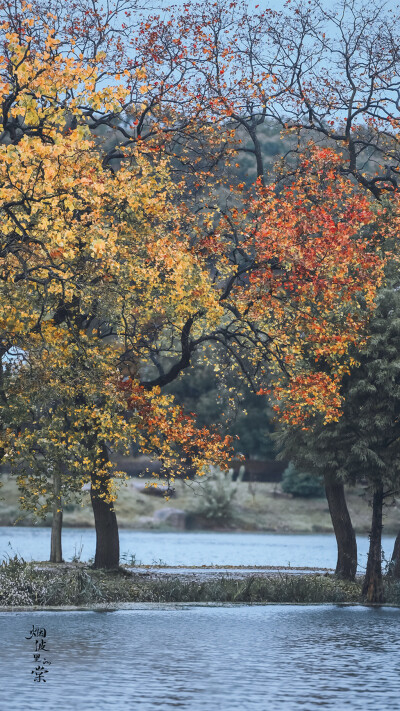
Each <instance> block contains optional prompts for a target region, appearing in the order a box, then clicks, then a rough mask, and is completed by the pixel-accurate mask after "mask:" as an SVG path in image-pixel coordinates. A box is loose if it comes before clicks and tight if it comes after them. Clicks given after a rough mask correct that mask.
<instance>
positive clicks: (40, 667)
mask: <svg viewBox="0 0 400 711" xmlns="http://www.w3.org/2000/svg"><path fill="white" fill-rule="evenodd" d="M45 637H46V629H45V628H44V627H36V626H35V625H32V629H31V631H30V632H29V637H25V639H31V640H32V641H34V642H35V649H34V652H33V659H34V663H35V665H36V666H35V668H34V669H32V671H31V674H34V677H33V681H37V682H40V681H46V676H45V675H46V674H48V673H49V670H48V669H46V666H48V665H49V664H51V662H49V660H48V659H46V652H48V651H49V649H48V648H47V646H46V645H47V640H46V639H45Z"/></svg>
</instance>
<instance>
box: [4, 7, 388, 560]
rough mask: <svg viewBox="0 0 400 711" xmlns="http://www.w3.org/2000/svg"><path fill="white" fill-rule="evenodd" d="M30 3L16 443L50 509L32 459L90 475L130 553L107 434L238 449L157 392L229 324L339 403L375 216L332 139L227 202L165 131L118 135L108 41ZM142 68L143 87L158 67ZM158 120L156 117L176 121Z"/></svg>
mask: <svg viewBox="0 0 400 711" xmlns="http://www.w3.org/2000/svg"><path fill="white" fill-rule="evenodd" d="M29 12H30V10H29V11H28V14H27V15H26V16H24V15H23V16H22V19H21V21H20V23H19V25H18V27H17V28H16V29H15V28H13V27H11V26H10V27H8V26H7V27H6V28H5V29H6V30H7V32H6V35H5V41H6V45H5V53H4V57H3V59H2V65H1V70H2V71H1V77H2V79H1V81H2V91H3V94H4V96H5V97H6V104H5V105H6V110H4V111H3V127H4V136H5V140H4V143H3V144H2V145H1V146H0V150H1V154H2V163H1V168H0V170H1V192H0V201H1V202H0V219H1V226H2V240H3V243H2V252H1V254H2V274H3V279H2V282H1V305H0V308H1V319H2V326H3V334H2V348H3V351H2V352H3V355H4V356H5V357H6V358H7V357H8V360H6V363H9V362H10V355H13V354H14V355H16V356H18V357H17V358H16V360H14V361H12V360H11V364H8V365H6V368H5V369H6V370H7V374H6V375H7V377H6V382H5V386H4V387H3V398H2V399H3V404H4V407H3V411H4V412H5V414H6V421H5V423H4V426H3V433H2V435H3V437H2V438H3V445H2V446H3V448H4V450H5V453H6V454H7V456H8V457H9V459H10V460H11V461H13V462H15V466H18V468H19V470H20V472H21V477H22V478H21V479H20V484H21V486H22V487H23V488H24V489H26V491H25V494H23V495H24V496H25V499H24V501H26V502H27V503H26V505H27V506H31V505H32V506H33V508H34V509H35V510H37V509H38V507H40V506H42V505H43V503H44V505H46V501H47V502H48V501H49V500H50V499H49V498H46V494H47V487H46V486H45V482H44V481H42V479H40V482H39V483H40V485H42V484H43V486H41V488H39V487H38V486H37V484H38V479H37V478H35V476H34V474H32V472H35V471H36V472H37V475H38V476H39V477H41V476H42V472H43V467H42V464H43V462H46V461H50V462H51V465H52V467H51V472H53V471H55V470H57V468H58V469H59V470H60V469H62V471H59V473H60V474H61V476H67V477H68V476H69V477H70V476H73V477H74V480H75V481H76V482H78V483H77V485H76V486H75V489H76V490H78V488H79V486H78V484H80V483H81V482H82V480H83V478H85V477H86V478H87V479H89V478H90V479H91V482H92V505H93V509H94V514H95V521H96V529H97V549H96V558H95V565H97V566H104V567H115V566H116V565H117V564H118V529H117V522H116V517H115V512H114V510H113V498H114V497H113V494H112V492H111V487H112V481H111V479H112V477H111V473H112V468H111V466H110V463H109V461H108V460H109V456H108V453H109V449H110V448H117V447H118V446H120V447H121V448H123V449H125V450H126V447H127V446H128V443H129V441H130V440H131V439H132V438H134V439H136V440H138V441H139V444H140V446H141V448H142V449H143V450H144V449H146V448H147V451H151V452H152V453H158V454H159V456H160V457H161V458H162V459H163V460H164V462H165V465H166V466H168V467H170V468H171V466H172V464H173V463H174V462H175V463H176V462H177V461H178V458H179V457H180V456H182V457H183V458H185V457H186V458H189V460H190V461H191V463H194V464H195V466H196V467H197V469H198V470H200V471H201V470H202V469H204V467H205V466H207V464H208V463H210V462H212V461H213V462H214V463H219V462H221V463H223V462H224V456H225V455H224V450H225V449H226V447H225V445H227V444H228V443H227V442H224V441H223V440H222V439H221V438H219V437H218V435H217V434H213V433H209V432H208V431H207V432H205V431H199V430H196V428H195V426H194V423H193V421H192V420H191V419H190V418H189V419H187V417H186V416H185V415H184V414H183V413H182V412H181V411H180V410H179V409H176V408H175V407H174V406H173V403H172V402H171V401H170V400H169V399H168V398H165V397H164V396H163V395H162V393H161V391H160V388H162V387H163V386H164V385H166V384H168V383H169V382H171V381H172V380H173V379H174V378H176V377H178V376H179V374H180V373H181V372H182V371H183V370H184V369H185V368H186V367H187V366H188V365H189V364H190V362H191V357H192V354H193V353H194V352H195V351H196V349H198V348H199V347H204V345H205V344H208V343H217V344H218V345H220V346H221V347H223V348H224V349H225V352H226V353H227V354H228V356H229V358H230V359H231V362H232V363H234V364H236V366H237V367H238V368H239V369H240V370H242V371H246V372H248V373H249V374H250V376H251V378H252V382H253V385H255V386H257V387H262V386H265V379H266V372H265V362H266V361H269V363H271V364H275V366H276V367H277V368H278V369H279V370H280V371H282V372H284V373H287V374H288V376H289V378H290V379H291V381H292V382H293V383H294V392H295V397H294V399H293V402H295V405H296V412H297V413H300V414H301V411H302V407H303V406H304V403H306V404H307V405H309V404H310V403H309V402H308V401H309V400H310V399H311V400H312V402H311V405H312V406H313V407H315V408H317V409H319V410H322V411H325V410H326V411H327V418H328V419H329V418H331V417H333V416H335V415H336V414H337V404H338V403H337V399H335V398H336V393H337V386H338V378H339V376H340V374H341V373H342V372H343V370H344V368H345V367H346V365H345V362H346V354H347V349H348V346H349V344H350V343H354V341H355V340H357V339H358V338H359V332H360V327H361V322H362V320H363V314H362V312H361V311H360V309H358V302H357V300H358V299H359V298H361V297H364V299H365V301H366V306H367V308H372V305H373V297H374V293H375V290H376V288H377V285H378V284H379V281H380V279H381V273H382V272H381V269H382V264H381V262H380V261H379V259H378V258H377V257H376V256H374V254H373V253H372V251H371V248H370V246H369V243H368V242H366V241H365V232H366V231H368V230H370V231H371V233H372V236H373V234H374V225H375V221H376V215H375V213H374V212H373V211H372V210H371V207H370V205H369V203H368V202H367V200H366V199H364V198H361V197H360V196H359V195H357V193H356V191H355V189H354V188H353V185H352V183H351V181H350V180H349V179H346V178H344V177H340V176H339V173H340V172H343V171H340V168H341V167H342V163H341V162H340V161H341V159H340V158H338V157H337V156H335V155H334V154H333V153H332V152H331V151H324V150H322V152H321V150H319V149H315V150H311V151H310V154H309V156H308V157H307V158H305V159H304V161H306V160H308V163H307V164H306V163H304V165H303V167H302V169H301V170H299V171H298V172H297V173H295V174H294V175H293V177H292V180H291V183H290V185H289V186H288V187H287V188H286V189H285V190H284V191H283V192H282V191H281V188H280V186H279V185H276V186H272V187H269V188H263V186H262V184H260V185H258V186H256V187H255V193H254V191H253V194H251V195H246V194H245V193H244V192H243V189H242V187H240V186H238V191H235V190H234V189H232V195H233V200H228V199H227V200H226V201H224V202H223V203H222V201H221V192H218V191H217V192H215V191H214V192H213V186H212V183H213V174H212V173H211V172H210V169H209V166H207V170H205V169H204V166H203V165H202V164H201V163H200V165H199V166H198V169H197V167H196V166H197V164H196V161H195V160H194V161H193V162H191V164H190V169H191V171H192V176H191V178H190V179H189V178H187V176H182V175H181V174H179V175H180V178H179V179H178V180H177V179H176V177H174V180H172V177H171V176H175V175H176V173H175V172H174V171H175V169H176V162H174V161H172V162H171V161H170V160H169V159H168V158H167V157H166V155H165V153H164V152H163V150H162V148H163V146H162V144H161V143H160V144H158V145H157V150H156V151H155V150H153V149H154V148H155V147H156V146H155V145H154V143H153V144H152V143H151V141H150V143H148V142H146V141H144V140H143V141H137V140H136V141H135V140H133V138H132V135H131V134H129V135H128V136H125V138H126V140H120V143H119V144H118V145H117V144H116V146H115V150H113V151H112V153H111V154H110V153H109V152H105V147H104V144H103V143H102V142H101V140H100V139H99V137H98V136H96V135H95V134H94V133H93V131H94V130H95V129H96V126H97V127H98V125H99V123H100V124H101V123H102V122H104V123H107V122H108V123H109V125H110V126H112V125H114V127H115V131H116V134H117V135H120V136H121V135H122V136H123V135H124V129H123V126H122V128H121V124H123V122H124V121H125V120H129V119H127V118H126V117H127V116H128V115H129V112H128V108H129V104H130V103H132V97H131V95H130V93H129V92H130V91H131V89H129V87H128V86H124V85H123V84H121V83H118V82H115V81H112V80H111V79H112V77H111V76H109V72H108V69H107V61H106V60H107V57H105V56H104V55H102V54H98V55H94V56H92V57H90V58H89V59H90V61H89V59H88V58H87V57H85V56H84V55H83V58H82V59H81V58H80V57H76V56H74V51H73V47H74V43H75V39H74V40H73V41H72V40H71V46H70V47H69V49H70V50H71V51H68V43H67V40H66V39H65V37H63V40H62V41H61V39H60V38H59V37H58V36H57V33H56V29H55V26H54V22H53V19H54V18H53V19H52V17H51V16H48V17H47V18H46V17H45V19H44V20H41V19H40V18H36V20H37V23H39V24H40V23H42V24H41V28H42V32H41V33H39V35H38V34H37V33H36V34H35V33H34V32H33V30H32V34H33V36H32V37H31V35H30V28H31V26H32V25H31V20H32V18H31V17H30V15H29ZM24 17H25V19H24ZM6 24H7V23H6ZM71 48H72V49H71ZM128 73H129V74H130V76H131V75H132V73H133V74H134V75H135V76H136V78H137V80H138V81H143V82H144V84H143V92H142V91H140V88H139V89H138V93H139V94H140V95H141V94H143V96H145V94H146V92H147V91H148V90H149V89H148V86H147V84H146V74H144V75H143V69H142V67H141V66H138V67H137V68H136V69H134V68H133V69H131V70H130V72H128ZM100 77H101V78H102V82H100ZM107 79H108V83H107ZM114 79H115V78H114ZM155 118H156V116H155ZM194 118H195V119H196V120H197V117H196V116H195V117H194ZM160 121H161V123H160V125H159V127H158V128H157V127H155V129H154V131H155V132H156V133H157V135H158V133H159V132H161V133H163V132H165V131H166V130H167V128H168V127H169V126H170V124H169V123H168V122H164V123H163V121H162V120H161V119H160ZM208 121H209V123H207V124H206V127H205V128H206V130H205V133H206V134H207V135H208V134H209V135H210V136H211V137H212V141H214V140H215V135H216V134H215V133H214V132H213V131H212V130H211V129H212V127H213V125H214V124H213V116H212V115H210V116H209V117H208ZM214 123H215V122H214ZM193 125H194V126H195V125H197V124H196V121H194V124H193ZM215 125H216V126H218V121H217V122H216V124H215ZM156 128H157V131H156ZM178 133H179V132H178ZM150 148H151V149H152V150H150ZM167 152H169V151H167ZM183 155H186V153H184V154H183ZM175 160H176V159H175ZM193 181H194V188H196V185H197V184H198V185H200V187H201V192H200V193H197V192H196V189H195V190H193V189H192V187H193V185H192V184H193ZM218 190H220V189H218ZM327 196H329V197H328V198H327ZM332 343H333V344H334V347H332ZM309 353H311V354H313V355H314V366H313V368H312V369H311V370H310V365H309V358H306V357H305V355H308V354H309ZM326 361H328V366H329V367H328V366H327V363H326ZM327 368H328V370H329V372H332V374H333V375H332V377H330V376H329V377H327V376H326V371H327ZM263 369H264V372H263ZM315 369H316V370H317V371H318V372H317V376H318V377H316V374H315V372H314V371H315ZM28 382H31V383H32V385H31V386H29V385H28ZM290 387H291V386H290ZM310 393H311V397H310ZM51 395H53V396H54V401H52V400H51ZM327 395H329V399H328V400H326V396H327ZM30 396H31V404H32V406H31V407H25V406H24V402H30V400H29V398H30ZM7 423H8V424H7ZM46 432H47V434H48V436H47V435H46ZM42 435H43V436H42ZM30 477H31V478H30ZM68 487H69V485H68V480H67V484H66V488H68ZM71 487H72V488H74V485H72V484H71ZM71 487H70V488H71ZM28 489H29V491H30V492H31V493H30V494H29V495H28V493H27V491H28ZM43 490H44V491H43ZM35 492H36V493H35ZM53 494H54V492H53ZM40 496H44V497H45V500H44V502H43V503H42V504H40V502H39V498H40ZM58 496H59V494H57V496H56V498H57V497H58ZM38 497H39V498H38ZM50 498H51V497H50ZM53 498H54V496H53Z"/></svg>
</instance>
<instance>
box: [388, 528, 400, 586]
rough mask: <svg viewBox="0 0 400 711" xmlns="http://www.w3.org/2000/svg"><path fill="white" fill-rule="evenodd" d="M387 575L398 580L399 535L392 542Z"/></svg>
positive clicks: (399, 574) (399, 558)
mask: <svg viewBox="0 0 400 711" xmlns="http://www.w3.org/2000/svg"><path fill="white" fill-rule="evenodd" d="M389 575H390V577H391V578H394V579H395V580H400V533H398V534H397V538H396V540H395V542H394V547H393V553H392V560H391V561H390V566H389Z"/></svg>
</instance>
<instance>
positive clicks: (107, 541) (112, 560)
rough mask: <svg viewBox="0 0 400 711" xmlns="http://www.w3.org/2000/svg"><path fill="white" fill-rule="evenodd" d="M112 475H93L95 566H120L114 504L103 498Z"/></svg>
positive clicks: (104, 450)
mask: <svg viewBox="0 0 400 711" xmlns="http://www.w3.org/2000/svg"><path fill="white" fill-rule="evenodd" d="M103 457H104V458H105V459H104V461H108V453H107V449H106V447H105V446H104V447H103ZM109 481H110V476H109V475H107V476H101V477H97V476H96V474H95V473H94V474H93V475H92V482H91V484H92V485H91V489H90V499H91V502H92V508H93V513H94V523H95V526H96V554H95V558H94V564H93V568H108V569H111V570H115V569H117V568H118V567H119V535H118V524H117V517H116V515H115V510H114V505H113V504H112V503H107V501H106V500H105V499H104V498H103V497H104V496H107V494H108V484H109Z"/></svg>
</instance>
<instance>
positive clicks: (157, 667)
mask: <svg viewBox="0 0 400 711" xmlns="http://www.w3.org/2000/svg"><path fill="white" fill-rule="evenodd" d="M33 622H35V624H42V625H45V626H46V629H47V634H48V642H49V644H48V646H49V649H50V650H51V660H52V666H51V668H50V671H49V674H48V683H47V684H41V685H39V684H33V682H32V679H31V678H30V666H29V665H30V661H29V652H30V649H29V643H28V642H26V640H25V639H24V638H25V636H26V633H27V630H28V629H30V627H31V625H32V623H33ZM0 628H1V632H2V639H3V640H7V641H8V645H7V644H3V645H2V647H1V652H0V655H1V668H2V676H3V679H7V684H4V685H3V688H2V692H1V694H0V698H1V695H3V697H4V698H3V703H2V704H1V708H4V709H7V711H20V710H21V709H24V708H27V709H28V708H29V709H31V711H38V710H39V709H42V708H46V709H51V710H53V709H54V711H55V710H56V709H57V711H67V710H68V711H69V710H70V709H71V708H76V709H77V711H92V710H93V711H94V710H95V709H96V711H103V710H104V711H107V710H108V709H112V708H113V709H121V710H125V709H126V710H127V711H131V710H132V711H133V710H135V711H136V710H137V709H139V710H140V711H150V710H151V711H153V709H165V710H167V709H188V710H189V709H190V711H210V710H211V709H212V710H214V709H218V711H235V710H238V711H239V710H240V711H246V709H249V710H250V709H251V710H254V711H256V710H257V711H264V710H265V711H267V709H268V711H269V709H277V710H278V711H280V710H282V711H283V710H284V711H291V710H292V709H298V708H299V709H300V708H301V709H306V710H311V709H317V708H324V709H335V710H336V711H337V710H340V709H344V708H346V707H348V708H350V709H352V711H353V710H354V711H357V710H358V709H363V710H364V709H367V708H374V709H376V710H377V711H380V709H382V710H383V709H387V708H397V705H398V678H399V671H400V656H399V652H400V641H399V640H400V634H399V633H400V613H399V611H398V610H396V609H389V608H382V609H373V608H357V607H351V608H350V607H338V606H312V607H310V606H304V607H302V606H291V605H285V606H283V605H274V606H254V607H245V606H235V607H198V606H183V605H180V606H176V607H173V606H169V607H168V606H164V607H162V606H160V607H158V608H154V607H149V606H143V608H142V609H135V610H133V611H132V610H130V611H117V612H108V613H96V612H73V613H71V612H30V613H2V614H0ZM39 687H40V688H39Z"/></svg>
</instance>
